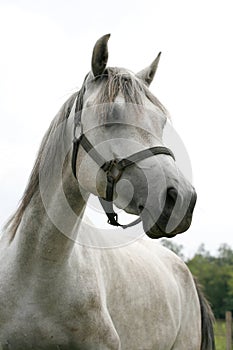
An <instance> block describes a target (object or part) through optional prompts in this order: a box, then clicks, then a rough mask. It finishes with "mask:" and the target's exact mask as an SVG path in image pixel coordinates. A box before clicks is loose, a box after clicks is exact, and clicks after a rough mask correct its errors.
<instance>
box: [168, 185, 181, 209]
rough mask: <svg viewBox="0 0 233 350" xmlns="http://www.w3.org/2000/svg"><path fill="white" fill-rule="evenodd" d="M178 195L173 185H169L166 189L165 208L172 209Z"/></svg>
mask: <svg viewBox="0 0 233 350" xmlns="http://www.w3.org/2000/svg"><path fill="white" fill-rule="evenodd" d="M177 196H178V191H177V190H176V189H175V188H174V187H169V188H168V189H167V196H166V203H165V208H166V209H168V210H172V209H173V208H174V206H175V204H176V200H177Z"/></svg>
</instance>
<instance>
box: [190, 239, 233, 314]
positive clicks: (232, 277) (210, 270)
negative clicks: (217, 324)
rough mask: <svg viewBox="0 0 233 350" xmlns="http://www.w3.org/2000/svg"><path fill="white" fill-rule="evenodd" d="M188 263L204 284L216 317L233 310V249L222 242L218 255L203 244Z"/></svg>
mask: <svg viewBox="0 0 233 350" xmlns="http://www.w3.org/2000/svg"><path fill="white" fill-rule="evenodd" d="M187 265H188V267H189V269H190V271H191V272H192V274H193V275H194V276H195V277H197V279H198V281H199V282H200V284H201V285H202V286H203V289H204V293H205V295H206V296H207V299H208V300H209V301H210V303H211V305H212V309H213V311H214V314H215V317H216V318H223V317H224V316H225V311H226V310H233V271H232V270H233V268H232V267H233V251H232V249H231V248H230V247H229V246H228V245H226V244H222V245H221V246H220V247H219V249H218V255H217V256H211V255H210V253H209V252H208V251H207V250H206V249H205V246H204V245H201V246H200V247H199V248H198V250H197V253H196V254H195V256H194V257H193V258H192V259H191V260H189V261H188V262H187Z"/></svg>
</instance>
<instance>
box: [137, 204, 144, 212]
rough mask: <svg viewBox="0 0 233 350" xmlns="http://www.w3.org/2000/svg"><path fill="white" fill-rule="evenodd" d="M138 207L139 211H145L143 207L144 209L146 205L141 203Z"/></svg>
mask: <svg viewBox="0 0 233 350" xmlns="http://www.w3.org/2000/svg"><path fill="white" fill-rule="evenodd" d="M138 209H139V213H141V212H142V211H143V209H144V206H143V205H139V206H138Z"/></svg>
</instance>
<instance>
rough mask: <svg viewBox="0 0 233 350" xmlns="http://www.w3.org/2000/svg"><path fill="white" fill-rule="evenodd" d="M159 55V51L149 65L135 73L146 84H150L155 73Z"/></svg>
mask: <svg viewBox="0 0 233 350" xmlns="http://www.w3.org/2000/svg"><path fill="white" fill-rule="evenodd" d="M160 56H161V52H160V53H159V54H158V56H157V57H156V59H155V60H154V61H153V62H152V63H151V65H150V66H149V67H147V68H145V69H143V70H141V71H140V72H139V73H137V74H136V76H137V77H138V78H139V79H141V80H143V81H144V83H145V84H146V85H148V86H149V85H150V84H151V82H152V80H153V78H154V75H155V73H156V70H157V68H158V64H159V59H160Z"/></svg>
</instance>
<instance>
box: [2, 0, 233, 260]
mask: <svg viewBox="0 0 233 350" xmlns="http://www.w3.org/2000/svg"><path fill="white" fill-rule="evenodd" d="M106 33H111V34H112V36H111V39H110V41H109V65H113V66H122V67H125V68H129V69H130V70H133V71H139V70H141V69H142V68H144V67H145V66H147V65H148V64H149V63H150V62H151V61H152V60H153V59H154V57H155V55H157V53H158V52H159V51H162V53H163V54H162V57H161V61H160V66H159V70H158V72H157V76H156V79H155V81H154V83H153V84H152V87H151V89H152V91H153V92H154V94H155V95H156V96H157V97H158V98H159V99H160V100H161V101H162V102H163V104H164V105H165V106H166V107H167V108H168V110H169V111H170V114H171V116H172V119H173V125H174V127H175V129H176V131H177V132H178V134H179V135H180V137H181V138H182V140H183V142H184V144H185V146H186V149H187V150H188V153H189V156H190V159H191V162H192V169H193V182H194V185H195V187H196V190H197V193H198V202H197V206H196V210H195V213H194V220H193V224H192V227H191V229H190V230H189V231H187V232H186V233H184V234H183V235H181V236H180V237H178V238H175V239H174V241H175V242H177V243H180V244H183V245H184V246H185V251H186V254H187V255H188V256H191V255H192V253H193V252H195V250H196V249H197V247H198V246H199V245H200V243H202V242H204V243H205V244H206V248H207V249H209V250H210V251H211V252H214V251H215V250H216V248H217V247H218V246H219V244H220V243H223V242H226V243H228V244H229V245H231V246H232V247H233V222H232V217H233V211H232V207H233V189H232V178H233V165H232V163H233V162H232V134H233V122H232V119H233V105H232V92H233V86H232V85H233V68H232V67H233V50H232V33H233V21H232V1H230V0H221V1H216V0H215V1H214V0H212V1H211V0H195V1H190V0H176V1H173V0H170V1H169V0H153V1H149V0H144V1H141V0H140V1H136V0H134V1H123V0H118V1H117V2H116V1H114V2H111V1H104V0H99V1H96V2H94V1H93V2H91V1H88V0H87V1H79V0H77V1H75V0H37V1H35V0H34V1H31V0H24V1H23V0H15V1H13V0H7V1H4V0H0V45H1V50H0V118H1V124H0V225H1V226H2V225H3V224H4V222H5V221H6V219H7V218H8V216H9V215H10V214H11V213H12V211H13V210H15V208H16V206H17V204H18V202H19V199H20V197H21V195H22V193H23V190H24V188H25V185H26V182H27V179H28V176H29V174H30V171H31V169H32V166H33V162H34V159H35V155H36V152H37V150H38V147H39V143H40V141H41V139H42V137H43V135H44V133H45V131H46V128H47V127H48V126H49V123H50V121H51V120H52V118H53V117H54V115H55V114H56V112H57V110H58V109H59V108H60V106H61V105H62V103H63V102H64V101H65V100H66V99H67V98H68V96H69V95H70V93H71V92H73V91H74V90H75V89H77V88H78V87H80V85H81V83H82V81H83V78H84V76H85V74H86V73H87V72H88V71H89V69H90V60H91V53H92V48H93V45H94V43H95V41H96V40H97V39H98V38H99V37H100V36H102V35H104V34H106Z"/></svg>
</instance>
